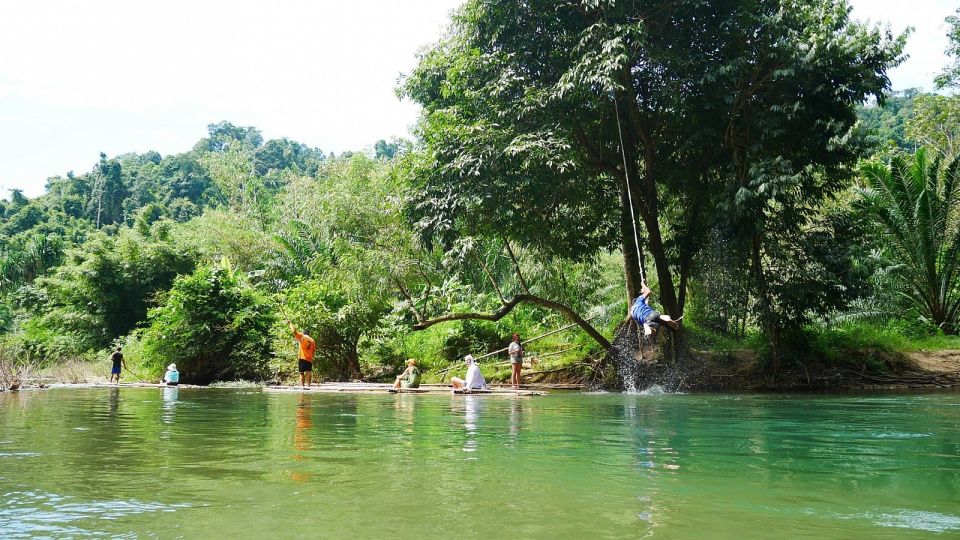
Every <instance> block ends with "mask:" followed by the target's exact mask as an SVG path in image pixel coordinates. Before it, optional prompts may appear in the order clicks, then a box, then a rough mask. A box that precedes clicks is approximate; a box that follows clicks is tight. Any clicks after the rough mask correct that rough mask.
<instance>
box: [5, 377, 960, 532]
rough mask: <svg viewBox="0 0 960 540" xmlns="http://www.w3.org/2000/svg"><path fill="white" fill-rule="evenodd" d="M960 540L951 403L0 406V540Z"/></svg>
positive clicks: (947, 397)
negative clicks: (104, 539)
mask: <svg viewBox="0 0 960 540" xmlns="http://www.w3.org/2000/svg"><path fill="white" fill-rule="evenodd" d="M387 536H389V537H394V538H440V537H466V538H643V537H649V538H805V537H807V538H923V537H936V538H950V537H952V538H960V394H955V393H954V394H925V395H873V396H767V395H762V396H761V395H736V396H730V395H656V396H653V395H646V396H645V395H621V394H599V395H591V394H551V395H548V396H543V397H500V396H449V395H339V394H318V393H314V394H277V393H265V392H260V391H259V390H256V389H187V388H181V389H172V388H166V389H150V388H146V389H144V388H121V389H118V388H99V389H53V390H46V391H24V392H19V393H6V394H0V538H35V537H53V538H92V537H112V538H116V537H121V538H301V537H317V538H340V537H350V538H381V537H387Z"/></svg>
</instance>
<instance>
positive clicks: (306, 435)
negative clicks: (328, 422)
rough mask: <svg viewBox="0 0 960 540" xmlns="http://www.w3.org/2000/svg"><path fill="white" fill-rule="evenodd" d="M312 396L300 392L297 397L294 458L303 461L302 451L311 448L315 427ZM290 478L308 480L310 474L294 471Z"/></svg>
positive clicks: (299, 480) (301, 480) (296, 480)
mask: <svg viewBox="0 0 960 540" xmlns="http://www.w3.org/2000/svg"><path fill="white" fill-rule="evenodd" d="M310 398H311V396H308V395H306V394H300V396H299V397H298V398H297V422H296V427H295V428H294V430H293V449H294V453H293V459H294V460H295V461H303V459H304V456H303V454H302V453H301V452H306V451H308V450H310V429H311V428H312V427H313V421H312V419H311V418H310ZM290 478H291V479H292V480H294V481H295V482H306V481H307V480H309V479H310V475H308V474H306V473H303V472H300V471H293V473H291V474H290Z"/></svg>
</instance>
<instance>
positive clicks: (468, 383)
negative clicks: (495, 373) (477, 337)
mask: <svg viewBox="0 0 960 540" xmlns="http://www.w3.org/2000/svg"><path fill="white" fill-rule="evenodd" d="M463 361H464V362H466V363H467V380H463V379H461V378H459V377H454V378H452V379H450V382H451V383H452V384H453V389H454V390H458V389H461V388H462V389H464V390H466V391H468V392H469V391H471V390H489V388H487V381H485V380H484V379H483V374H482V373H480V367H479V366H477V362H476V360H474V359H473V355H472V354H468V355H467V356H466V357H464V359H463Z"/></svg>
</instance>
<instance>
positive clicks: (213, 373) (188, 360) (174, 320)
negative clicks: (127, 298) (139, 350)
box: [143, 265, 277, 384]
mask: <svg viewBox="0 0 960 540" xmlns="http://www.w3.org/2000/svg"><path fill="white" fill-rule="evenodd" d="M276 323H277V319H276V316H275V315H274V314H273V311H272V309H271V306H270V305H269V304H268V303H267V302H266V300H265V299H264V298H263V297H262V295H261V293H259V292H258V291H256V290H254V289H253V288H251V287H249V286H246V285H245V284H244V283H242V282H241V280H240V279H239V277H238V276H237V275H236V274H234V272H233V271H232V270H231V269H230V268H229V265H222V266H219V267H209V266H204V267H201V268H199V269H197V271H195V272H194V273H193V274H192V275H189V276H181V277H179V278H177V280H176V281H175V282H174V285H173V288H172V289H171V290H170V292H169V293H168V294H167V296H166V301H165V302H164V303H163V305H161V306H159V307H157V308H154V309H152V310H150V315H149V326H148V327H147V329H146V331H145V332H144V335H143V357H144V363H145V364H146V365H147V366H148V367H149V368H150V369H151V371H152V372H154V373H157V374H159V373H160V372H162V371H163V369H164V366H166V365H167V364H169V363H176V364H177V367H178V369H179V370H180V372H181V374H182V378H181V381H183V382H190V383H194V384H208V383H210V382H213V381H221V380H235V379H245V380H253V381H259V380H263V379H265V378H266V377H268V375H269V362H270V356H271V348H270V330H271V328H272V327H273V326H274V325H275V324H276Z"/></svg>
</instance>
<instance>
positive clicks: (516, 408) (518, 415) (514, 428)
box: [508, 397, 523, 442]
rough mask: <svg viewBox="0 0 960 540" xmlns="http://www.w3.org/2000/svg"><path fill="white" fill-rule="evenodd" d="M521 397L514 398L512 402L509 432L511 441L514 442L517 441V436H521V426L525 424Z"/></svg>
mask: <svg viewBox="0 0 960 540" xmlns="http://www.w3.org/2000/svg"><path fill="white" fill-rule="evenodd" d="M520 400H521V398H520V397H514V398H513V399H511V400H510V417H509V424H508V425H509V426H510V429H509V432H510V439H511V440H512V441H513V442H516V441H517V436H518V435H519V434H520V424H521V423H522V422H523V410H522V408H521V407H522V406H521V402H520Z"/></svg>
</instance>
